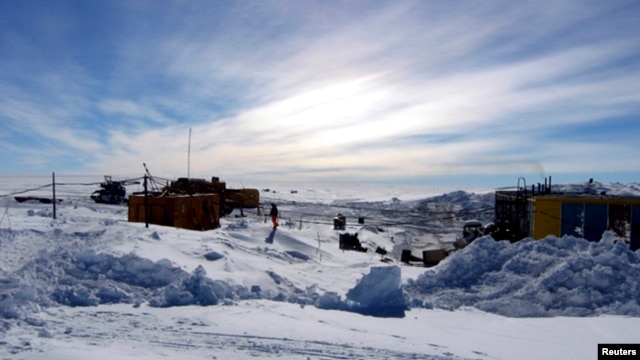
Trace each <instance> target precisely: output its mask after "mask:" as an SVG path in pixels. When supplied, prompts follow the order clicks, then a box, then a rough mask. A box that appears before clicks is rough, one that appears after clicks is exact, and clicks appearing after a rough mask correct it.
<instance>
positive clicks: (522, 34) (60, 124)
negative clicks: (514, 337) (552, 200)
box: [0, 1, 640, 181]
mask: <svg viewBox="0 0 640 360" xmlns="http://www.w3.org/2000/svg"><path fill="white" fill-rule="evenodd" d="M376 5H377V6H373V5H371V4H366V5H365V4H359V3H352V2H339V3H338V4H328V3H326V2H314V1H310V2H305V3H304V5H302V4H298V3H297V2H290V3H283V2H279V1H274V2H270V1H266V2H256V3H253V2H234V3H227V2H220V3H218V2H215V5H212V3H210V2H203V3H199V2H193V3H190V4H189V5H185V4H174V3H173V2H167V3H165V4H162V6H160V5H152V4H151V5H149V4H142V5H141V4H117V6H113V7H111V6H107V7H106V9H103V10H104V13H105V15H104V17H103V18H101V21H100V22H99V23H100V24H102V25H101V26H100V29H101V31H100V32H99V33H92V32H91V31H89V33H88V35H87V38H88V41H89V42H92V41H93V42H96V41H101V42H104V43H105V47H106V48H107V49H110V51H111V52H106V53H105V52H104V51H103V52H100V53H99V54H102V55H106V56H107V58H106V59H100V61H99V62H96V63H91V62H89V63H81V62H78V61H76V60H77V59H78V56H80V58H81V59H84V60H83V61H85V62H86V61H87V60H86V59H90V58H91V56H95V55H96V54H98V53H97V52H94V51H95V50H91V49H95V46H94V47H90V48H89V50H87V48H86V46H88V45H87V44H81V45H71V46H70V45H68V43H69V41H68V39H67V38H65V35H64V34H68V33H69V32H71V33H73V31H74V30H73V29H74V28H78V27H79V25H77V24H85V23H86V20H84V21H80V20H78V19H77V17H78V16H79V15H77V14H75V15H74V14H73V13H72V14H71V19H72V21H70V24H66V25H65V26H64V27H62V25H57V26H60V29H59V30H58V31H57V32H56V34H59V35H57V36H56V37H54V39H57V43H58V44H59V45H57V46H60V47H61V48H56V49H55V54H57V55H56V61H55V62H54V63H53V64H48V63H47V59H46V57H43V56H35V57H34V58H33V59H32V62H31V64H30V65H29V67H28V68H21V67H20V65H19V64H18V61H20V60H22V58H23V57H24V56H26V54H29V53H31V54H37V52H34V51H33V49H32V47H33V46H35V45H34V44H35V40H33V39H32V38H31V37H30V36H29V34H24V33H20V30H19V29H17V28H12V29H11V30H12V31H11V32H9V31H7V32H5V34H10V35H5V36H4V37H0V38H2V41H3V43H7V42H10V43H11V44H12V47H11V48H12V49H14V50H16V53H19V54H17V55H14V56H9V57H8V58H5V60H0V70H1V72H0V75H1V76H0V88H2V89H5V90H7V91H3V95H0V111H1V113H0V116H1V117H2V123H1V124H2V125H0V130H2V131H3V132H4V133H5V135H4V136H3V139H6V142H5V145H3V149H4V152H5V154H9V155H5V156H19V155H18V154H19V153H20V150H19V149H21V148H22V149H26V148H30V149H34V148H38V147H39V146H41V145H38V142H41V143H48V144H51V145H50V147H53V146H56V145H58V146H59V147H60V148H62V149H68V150H67V154H68V155H69V158H68V160H66V161H65V160H58V161H43V162H42V163H44V164H49V165H51V166H56V167H63V168H64V169H68V170H69V171H75V172H93V173H95V172H98V173H115V174H134V173H139V172H140V170H141V163H142V162H146V163H147V164H148V165H150V167H152V168H158V169H159V170H158V171H160V172H162V173H164V175H166V176H183V175H185V172H186V168H187V166H186V164H185V163H186V158H187V154H186V151H187V142H188V138H187V134H188V129H189V128H192V129H193V136H192V148H191V161H192V164H191V169H194V172H195V173H198V174H201V176H203V177H209V176H211V175H221V176H226V177H231V178H243V177H251V178H262V179H265V180H272V179H273V178H287V179H297V178H303V179H318V180H351V181H373V180H376V179H382V178H384V179H388V180H389V181H394V179H395V180H399V181H401V180H402V179H405V178H410V179H417V178H420V177H423V178H428V177H430V176H444V175H455V176H458V175H467V174H468V175H469V176H473V175H474V174H489V175H490V174H492V173H495V174H513V175H518V174H520V173H531V174H538V173H541V172H549V173H552V172H553V173H555V172H564V171H572V172H578V173H586V172H591V171H595V170H598V171H601V170H602V171H607V172H610V173H616V172H626V171H630V170H633V169H640V160H637V159H638V157H637V154H638V151H640V148H638V145H637V143H638V142H637V140H638V138H637V135H636V136H634V135H633V134H640V124H638V123H637V122H635V123H634V122H632V121H629V120H628V119H631V118H634V117H635V118H637V116H638V114H639V113H640V106H639V105H638V104H640V101H638V100H640V99H639V98H640V95H639V94H640V85H638V84H640V71H638V70H640V56H638V55H639V54H640V39H639V36H638V35H637V34H639V33H640V26H639V25H638V23H637V21H634V20H633V19H634V18H635V16H634V14H635V15H639V14H640V10H639V6H638V5H636V4H635V3H634V2H616V3H612V4H603V3H601V2H592V1H560V2H552V3H548V4H541V3H540V2H536V1H530V2H524V3H522V4H518V5H517V6H516V5H515V4H512V3H510V2H496V3H490V4H486V3H458V2H450V3H446V4H445V3H439V2H422V1H417V2H403V3H394V2H380V3H377V4H376ZM68 11H71V12H73V9H68ZM141 14H146V15H145V17H143V18H142V19H141V21H139V22H137V21H135V19H137V18H138V17H139V16H140V15H141ZM14 15H15V14H14ZM27 15H28V13H26V14H22V16H23V17H24V16H27ZM612 17H614V18H615V19H616V23H615V25H616V26H612V20H611V19H612ZM117 18H119V19H120V20H121V24H122V28H121V29H119V30H118V31H116V30H110V25H113V23H111V22H110V21H112V20H113V19H117ZM110 19H111V20H110ZM73 20H75V21H76V22H74V21H73ZM74 24H76V27H74ZM48 26H49V27H55V26H56V25H55V23H51V24H50V25H48ZM105 29H107V30H105ZM90 30H91V29H90ZM60 34H62V35H60ZM0 45H1V44H0ZM25 49H32V50H25ZM18 50H19V51H18ZM62 53H68V54H73V56H72V55H68V56H64V55H60V54H62ZM20 54H22V55H20ZM78 54H79V55H78ZM29 69H38V71H37V73H38V74H44V75H45V76H44V79H45V80H44V81H41V80H40V78H38V79H36V78H34V77H33V76H31V75H30V74H28V73H22V72H21V70H23V71H28V70H29ZM98 70H100V71H98ZM594 124H595V125H597V126H594ZM604 124H607V126H608V127H609V129H610V130H609V131H608V132H607V133H608V135H609V136H610V137H611V138H608V139H604V138H598V137H597V134H593V133H590V131H593V130H592V129H594V128H601V127H602V126H604ZM567 133H570V134H572V135H575V134H580V136H566V141H560V140H559V139H563V138H564V137H565V136H563V134H567ZM7 134H10V135H7ZM18 138H22V139H24V140H25V141H23V142H18V141H17V140H15V141H14V140H12V139H18ZM587 138H590V139H595V140H593V141H591V142H584V140H583V139H587ZM74 151H76V152H77V151H81V152H83V155H84V156H83V157H81V158H79V157H74V156H72V153H73V152H74ZM42 156H43V158H46V157H47V155H46V154H43V155H42ZM74 159H75V160H74ZM602 162H606V163H607V165H606V166H604V167H601V166H594V164H598V163H602ZM19 163H20V162H19V161H14V162H13V165H12V166H17V165H18V164H19ZM28 164H34V163H33V162H28V161H26V160H25V162H24V166H23V170H24V171H43V170H48V169H43V167H42V166H37V165H28ZM3 171H5V172H6V171H8V169H4V170H3Z"/></svg>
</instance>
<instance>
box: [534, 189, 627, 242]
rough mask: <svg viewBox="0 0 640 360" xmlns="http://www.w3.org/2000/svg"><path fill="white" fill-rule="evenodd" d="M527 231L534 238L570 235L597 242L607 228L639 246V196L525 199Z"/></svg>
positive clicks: (583, 195) (544, 196)
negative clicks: (528, 228)
mask: <svg viewBox="0 0 640 360" xmlns="http://www.w3.org/2000/svg"><path fill="white" fill-rule="evenodd" d="M528 205H529V209H528V210H529V211H528V212H529V219H530V222H529V225H530V234H531V237H533V238H534V239H541V238H543V237H545V236H547V235H555V236H558V237H561V236H564V235H573V236H577V237H582V238H584V239H587V240H589V241H598V240H600V239H601V238H602V233H603V232H604V231H607V230H610V231H613V232H615V233H616V235H618V236H619V237H620V238H623V239H625V241H627V242H628V243H629V247H630V249H631V250H633V251H635V250H637V249H639V248H640V198H637V197H620V196H608V195H589V194H567V195H559V194H553V195H541V196H535V197H532V198H530V199H529V204H528Z"/></svg>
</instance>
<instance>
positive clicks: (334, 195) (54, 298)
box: [0, 177, 640, 359]
mask: <svg viewBox="0 0 640 360" xmlns="http://www.w3.org/2000/svg"><path fill="white" fill-rule="evenodd" d="M101 180H102V179H100V178H99V177H90V178H80V177H68V178H58V179H57V180H56V183H58V182H60V183H61V184H58V185H57V187H56V194H57V196H58V197H59V198H61V199H62V200H63V201H62V202H61V203H60V204H58V206H57V211H56V215H57V219H55V220H54V219H52V205H50V204H41V203H38V202H25V203H18V202H16V201H15V200H14V194H15V193H17V192H21V191H23V190H27V189H35V188H39V187H41V186H42V185H46V184H49V183H50V182H51V179H49V178H47V177H27V178H23V177H2V178H0V196H1V197H0V205H1V208H0V248H1V250H2V251H0V336H1V337H0V359H162V358H171V359H174V358H180V359H244V358H246V359H248V358H251V359H254V358H276V357H282V358H294V359H352V358H360V359H365V358H366V359H417V358H420V359H514V358H518V359H541V358H544V359H567V358H573V359H590V358H591V359H595V358H596V357H597V351H596V350H597V344H598V343H638V342H640V337H638V335H637V329H638V327H639V326H640V303H639V299H640V259H639V254H638V253H637V252H636V253H632V252H630V251H629V250H628V249H627V248H626V247H625V246H624V245H623V244H620V243H616V242H615V241H614V240H615V239H614V238H613V236H611V234H605V235H604V237H603V240H602V241H600V242H597V243H589V242H586V241H584V240H582V239H576V238H572V237H565V238H563V239H557V238H555V237H549V238H546V239H544V240H542V241H533V240H524V241H521V242H518V243H515V244H510V243H508V242H496V241H494V240H493V239H491V238H488V237H486V238H482V239H479V240H476V241H475V242H473V243H472V244H471V245H470V246H469V247H467V248H465V249H464V250H461V251H457V252H455V253H453V254H452V255H451V256H449V257H448V258H447V259H445V260H444V261H443V262H441V263H440V264H439V265H437V266H435V267H432V268H425V267H421V266H409V265H404V264H402V263H400V261H399V257H400V253H401V252H402V250H403V249H407V248H410V249H412V250H414V252H415V253H416V255H419V254H421V251H422V250H425V249H432V248H442V247H445V248H446V247H450V246H451V243H452V242H453V241H454V240H455V238H456V236H459V235H460V234H459V233H460V228H461V224H462V222H463V221H464V220H468V219H469V218H471V217H472V218H477V219H480V220H481V221H483V222H486V221H490V220H491V218H492V216H493V213H492V210H491V209H492V207H493V194H492V192H490V191H478V189H475V190H476V192H466V191H461V190H457V191H449V190H455V189H439V188H420V187H400V186H396V187H391V186H364V185H360V186H356V185H347V184H342V185H333V186H328V185H322V184H320V185H318V184H284V183H280V184H265V185H259V186H255V185H252V184H246V185H247V187H256V188H259V189H260V190H261V197H262V202H263V203H265V204H266V205H268V204H269V203H271V202H274V203H276V204H278V206H279V208H280V210H281V214H282V217H281V221H280V223H281V226H280V227H279V228H278V229H277V230H275V231H274V230H272V229H271V224H270V220H269V219H267V218H266V217H265V216H264V215H258V213H257V212H256V211H255V210H246V211H244V215H245V216H244V217H240V216H239V213H236V212H234V213H233V214H232V215H231V216H230V217H227V218H224V219H222V221H221V222H222V227H221V228H220V229H216V230H211V231H206V232H197V231H189V230H183V229H175V228H168V227H161V226H156V225H150V227H149V228H145V226H144V224H139V223H128V222H127V208H126V206H116V205H102V204H96V203H94V202H93V201H91V200H90V199H89V194H90V193H91V192H92V191H93V190H96V189H97V188H98V186H97V185H95V183H99V182H100V181H101ZM63 184H64V185H63ZM85 184H94V185H85ZM583 186H584V185H583V184H578V185H572V186H569V185H562V186H559V187H558V189H560V188H562V190H563V191H569V190H574V189H578V188H580V187H583ZM591 186H595V187H598V189H597V190H598V191H601V190H606V191H607V192H608V193H610V194H625V195H638V194H640V186H638V184H606V185H603V184H595V185H591ZM138 187H139V186H138ZM230 187H239V185H235V186H233V185H231V186H230ZM129 190H130V191H135V190H139V188H136V186H135V185H134V186H133V187H130V188H129ZM22 195H26V196H47V197H50V196H51V188H50V187H44V188H41V189H39V190H35V191H30V192H27V193H25V194H22ZM265 209H267V210H268V207H267V208H265ZM337 213H342V214H344V215H345V216H346V218H347V229H346V230H345V231H336V230H334V229H333V226H332V224H333V217H334V216H335V215H336V214H337ZM360 218H362V220H364V224H361V223H359V221H358V220H359V219H360ZM344 232H348V233H357V234H358V238H359V239H360V241H362V244H363V246H364V247H366V248H368V249H369V251H367V252H356V251H342V250H340V249H339V248H338V236H339V234H340V233H344ZM378 248H380V249H384V250H386V251H387V254H386V255H382V254H379V253H376V251H375V250H376V249H378Z"/></svg>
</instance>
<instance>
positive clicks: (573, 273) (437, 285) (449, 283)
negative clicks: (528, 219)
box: [405, 234, 640, 317]
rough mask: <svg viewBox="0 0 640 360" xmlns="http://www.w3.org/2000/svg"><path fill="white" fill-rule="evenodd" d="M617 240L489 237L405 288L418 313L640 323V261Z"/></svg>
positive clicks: (455, 255)
mask: <svg viewBox="0 0 640 360" xmlns="http://www.w3.org/2000/svg"><path fill="white" fill-rule="evenodd" d="M612 238H613V236H612V235H610V234H609V235H605V236H604V238H603V240H602V241H600V242H589V241H587V240H584V239H581V238H575V237H571V236H567V237H564V238H562V239H559V238H556V237H551V236H550V237H547V238H546V239H543V240H541V241H534V240H531V239H526V240H523V241H520V242H517V243H513V244H512V243H509V242H506V241H494V240H493V239H492V238H491V237H483V238H481V239H478V240H476V241H474V242H473V243H472V244H471V245H470V246H469V247H467V248H465V249H464V250H463V251H458V252H455V253H454V254H452V255H451V256H450V257H449V258H448V259H446V260H445V261H443V262H442V263H441V264H440V265H439V266H438V267H436V268H433V269H430V270H428V271H426V272H425V273H423V274H422V275H420V276H418V278H416V279H415V280H408V284H407V286H406V288H405V290H406V292H407V294H408V296H409V297H410V298H411V301H410V302H411V304H412V306H416V307H426V308H431V307H436V308H445V309H456V308H460V307H464V306H473V307H475V308H478V309H481V310H483V311H487V312H491V313H496V314H500V315H504V316H510V317H533V316H536V317H544V316H596V315H601V314H610V315H629V316H640V303H639V299H640V282H639V280H638V279H640V259H639V256H638V253H634V252H631V251H630V250H629V249H628V248H627V247H626V246H625V245H623V244H621V243H614V242H613V240H612Z"/></svg>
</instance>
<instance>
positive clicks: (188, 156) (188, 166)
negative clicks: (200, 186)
mask: <svg viewBox="0 0 640 360" xmlns="http://www.w3.org/2000/svg"><path fill="white" fill-rule="evenodd" d="M190 178H191V128H189V148H188V149H187V179H190Z"/></svg>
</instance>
